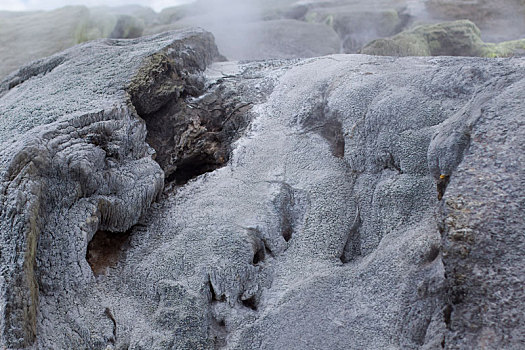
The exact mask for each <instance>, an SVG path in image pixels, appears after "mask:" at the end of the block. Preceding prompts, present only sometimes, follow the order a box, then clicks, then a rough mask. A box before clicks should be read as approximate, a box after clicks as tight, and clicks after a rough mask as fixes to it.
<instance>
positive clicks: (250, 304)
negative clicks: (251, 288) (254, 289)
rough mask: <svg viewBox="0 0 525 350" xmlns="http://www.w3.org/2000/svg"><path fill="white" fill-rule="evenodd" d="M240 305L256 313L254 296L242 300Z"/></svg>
mask: <svg viewBox="0 0 525 350" xmlns="http://www.w3.org/2000/svg"><path fill="white" fill-rule="evenodd" d="M242 304H243V305H244V306H246V307H248V308H250V309H252V310H254V311H257V300H256V298H255V295H254V296H251V297H249V298H248V299H246V300H242Z"/></svg>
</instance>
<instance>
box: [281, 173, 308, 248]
mask: <svg viewBox="0 0 525 350" xmlns="http://www.w3.org/2000/svg"><path fill="white" fill-rule="evenodd" d="M274 204H275V207H276V210H277V212H278V213H279V216H280V222H279V227H280V231H281V236H282V237H283V239H284V240H285V242H289V241H290V240H291V239H292V237H293V235H294V233H295V232H297V231H298V229H299V228H300V226H301V225H302V223H303V219H304V213H305V211H306V206H307V205H308V196H307V195H306V194H305V193H304V192H303V191H301V190H297V189H294V188H292V187H291V186H290V185H288V184H286V183H282V187H281V190H280V192H279V194H278V195H277V196H276V198H275V199H274Z"/></svg>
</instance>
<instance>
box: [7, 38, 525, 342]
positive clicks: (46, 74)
mask: <svg viewBox="0 0 525 350" xmlns="http://www.w3.org/2000/svg"><path fill="white" fill-rule="evenodd" d="M220 59H222V57H221V56H220V55H219V54H218V52H217V50H216V48H215V46H214V44H213V40H212V37H211V36H210V35H209V34H207V33H205V32H201V31H184V32H172V33H168V34H163V35H159V36H155V37H151V38H143V39H138V40H133V41H112V40H110V41H98V42H94V43H91V44H85V45H81V46H78V47H75V48H73V49H71V50H69V51H66V52H65V53H63V54H59V55H57V56H54V57H51V58H49V59H45V60H43V61H41V62H38V63H35V64H34V65H32V66H28V67H25V68H24V69H22V70H20V71H19V72H18V73H16V74H14V75H12V76H10V77H9V78H8V79H7V80H4V81H3V82H2V83H1V85H0V114H1V115H2V120H1V124H0V127H1V129H0V130H1V133H0V141H1V142H2V151H1V153H0V159H1V164H2V168H1V171H2V173H1V174H0V175H1V178H2V182H1V191H0V193H1V194H0V200H1V201H0V203H1V206H0V210H1V211H0V215H1V216H0V218H1V221H0V225H1V227H0V229H1V230H0V232H1V236H0V240H1V242H2V245H1V251H0V253H1V254H0V259H1V265H0V266H2V270H1V276H2V279H1V280H0V290H1V293H2V294H1V295H0V298H1V299H0V300H1V303H0V311H1V312H2V317H1V320H2V323H0V330H1V332H2V333H1V337H0V339H1V343H0V344H1V345H3V346H5V347H7V348H27V349H31V348H56V349H71V348H94V349H107V348H108V347H109V348H110V349H112V348H115V349H125V348H128V349H217V348H220V349H239V350H241V349H386V348H388V349H439V348H446V349H465V348H472V349H477V348H482V347H486V348H508V349H519V348H520V346H521V345H522V344H523V342H524V341H525V338H524V336H523V332H522V330H523V322H524V320H523V314H524V313H525V310H524V305H525V303H524V301H525V300H524V298H525V296H524V295H523V290H522V286H523V283H524V282H525V275H524V274H523V272H522V271H523V266H524V263H523V258H522V256H521V255H522V254H521V252H522V250H523V244H525V243H524V238H523V235H522V232H523V228H524V222H523V219H522V217H523V210H524V203H523V198H525V196H524V194H523V188H525V187H524V186H523V169H522V166H521V164H522V163H523V159H522V158H523V156H522V155H523V154H525V152H524V151H525V150H523V145H524V143H523V139H524V135H523V130H524V128H523V120H524V114H525V112H524V109H523V107H522V101H523V98H524V97H525V96H523V91H525V61H524V60H523V59H517V58H514V59H507V60H483V59H476V58H471V59H469V58H450V57H448V58H391V57H370V56H358V55H334V56H327V57H323V58H312V59H305V60H274V61H260V62H252V63H235V62H216V63H213V64H211V63H212V61H213V60H220ZM181 179H183V181H181ZM438 197H439V198H440V199H438ZM112 232H113V233H114V235H112ZM95 236H96V237H95ZM94 237H95V238H94ZM57 329H60V330H63V331H61V332H57V331H56V330H57Z"/></svg>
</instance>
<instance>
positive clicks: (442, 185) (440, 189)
mask: <svg viewBox="0 0 525 350" xmlns="http://www.w3.org/2000/svg"><path fill="white" fill-rule="evenodd" d="M449 182H450V175H440V176H439V179H438V180H437V183H436V187H437V193H438V196H437V198H438V200H441V199H443V196H444V195H445V191H446V189H447V186H448V183H449Z"/></svg>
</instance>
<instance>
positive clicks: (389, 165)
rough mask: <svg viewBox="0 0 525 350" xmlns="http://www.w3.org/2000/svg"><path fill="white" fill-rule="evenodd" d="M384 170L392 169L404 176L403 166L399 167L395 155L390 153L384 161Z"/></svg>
mask: <svg viewBox="0 0 525 350" xmlns="http://www.w3.org/2000/svg"><path fill="white" fill-rule="evenodd" d="M383 169H390V170H393V171H397V172H398V173H399V174H403V172H402V171H401V166H400V165H399V161H398V160H396V159H395V158H394V155H393V154H392V153H388V156H387V157H386V159H385V161H384V166H383Z"/></svg>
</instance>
